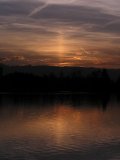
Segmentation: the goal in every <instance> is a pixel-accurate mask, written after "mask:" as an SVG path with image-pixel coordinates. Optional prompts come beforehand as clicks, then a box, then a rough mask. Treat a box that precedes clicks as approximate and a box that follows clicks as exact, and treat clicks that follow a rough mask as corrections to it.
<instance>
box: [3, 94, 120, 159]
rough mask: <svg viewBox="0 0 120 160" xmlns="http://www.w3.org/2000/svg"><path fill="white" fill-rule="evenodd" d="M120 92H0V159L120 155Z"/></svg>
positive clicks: (115, 157)
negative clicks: (25, 93)
mask: <svg viewBox="0 0 120 160" xmlns="http://www.w3.org/2000/svg"><path fill="white" fill-rule="evenodd" d="M119 99H120V98H117V97H115V96H113V97H108V96H105V97H104V96H95V95H59V94H58V95H41V96H37V95H34V96H33V95H24V96H20V95H19V96H12V95H11V96H10V95H1V96H0V160H14V159H15V160H120V101H119Z"/></svg>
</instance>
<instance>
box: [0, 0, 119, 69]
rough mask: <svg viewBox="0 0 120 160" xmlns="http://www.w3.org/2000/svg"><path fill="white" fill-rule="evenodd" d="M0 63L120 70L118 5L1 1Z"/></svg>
mask: <svg viewBox="0 0 120 160" xmlns="http://www.w3.org/2000/svg"><path fill="white" fill-rule="evenodd" d="M0 63H4V64H10V65H25V64H32V65H54V66H85V67H107V68H120V1H119V0H114V1H113V0H69V1H68V0H61V1H57V0H0Z"/></svg>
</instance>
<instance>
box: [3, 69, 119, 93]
mask: <svg viewBox="0 0 120 160" xmlns="http://www.w3.org/2000/svg"><path fill="white" fill-rule="evenodd" d="M0 92H30V93H32V92H104V93H105V92H108V93H109V92H117V93H119V92H120V76H119V78H118V80H117V81H113V80H111V78H110V77H109V75H108V73H107V70H105V69H103V70H96V71H93V72H92V73H90V74H89V75H87V76H83V75H82V74H81V72H78V71H77V72H73V73H71V75H69V76H65V75H64V74H63V73H62V72H61V74H60V75H59V76H56V75H55V74H52V73H51V74H49V75H43V76H37V75H33V74H28V73H20V72H15V73H10V74H7V75H3V69H2V67H0Z"/></svg>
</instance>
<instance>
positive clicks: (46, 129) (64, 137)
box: [0, 105, 120, 146]
mask: <svg viewBox="0 0 120 160" xmlns="http://www.w3.org/2000/svg"><path fill="white" fill-rule="evenodd" d="M28 109H29V112H28V111H27V109H20V110H18V111H17V112H13V113H12V114H11V111H9V110H7V114H6V111H5V112H4V113H5V114H6V115H7V116H8V117H7V118H4V117H3V118H2V121H0V130H1V132H0V139H9V138H10V137H14V136H15V137H18V138H20V137H29V136H32V137H38V138H39V139H42V140H45V141H46V139H49V141H48V143H52V144H56V145H58V146H66V145H67V146H68V145H70V144H71V143H72V144H75V143H78V141H83V140H85V139H86V140H87V139H90V141H97V140H99V139H101V138H103V137H104V136H106V138H107V139H109V138H110V137H111V136H113V135H114V136H118V134H119V133H120V130H119V128H118V126H117V125H115V126H114V130H113V128H112V127H111V125H113V121H114V120H115V119H116V117H117V115H116V110H114V109H113V110H111V111H109V112H106V114H104V113H103V112H102V111H100V110H99V109H97V108H86V107H85V108H81V109H78V108H73V107H70V106H69V105H57V106H54V107H52V108H41V109H39V108H37V109H34V108H32V109H30V108H29V107H28ZM9 112H10V114H8V113H9ZM114 112H115V117H114ZM33 113H34V114H33ZM117 113H119V108H118V112H117ZM11 115H12V117H11ZM110 119H111V121H108V120H110ZM118 122H119V121H118ZM96 135H97V137H96ZM86 140H85V142H84V143H88V142H87V141H86Z"/></svg>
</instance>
